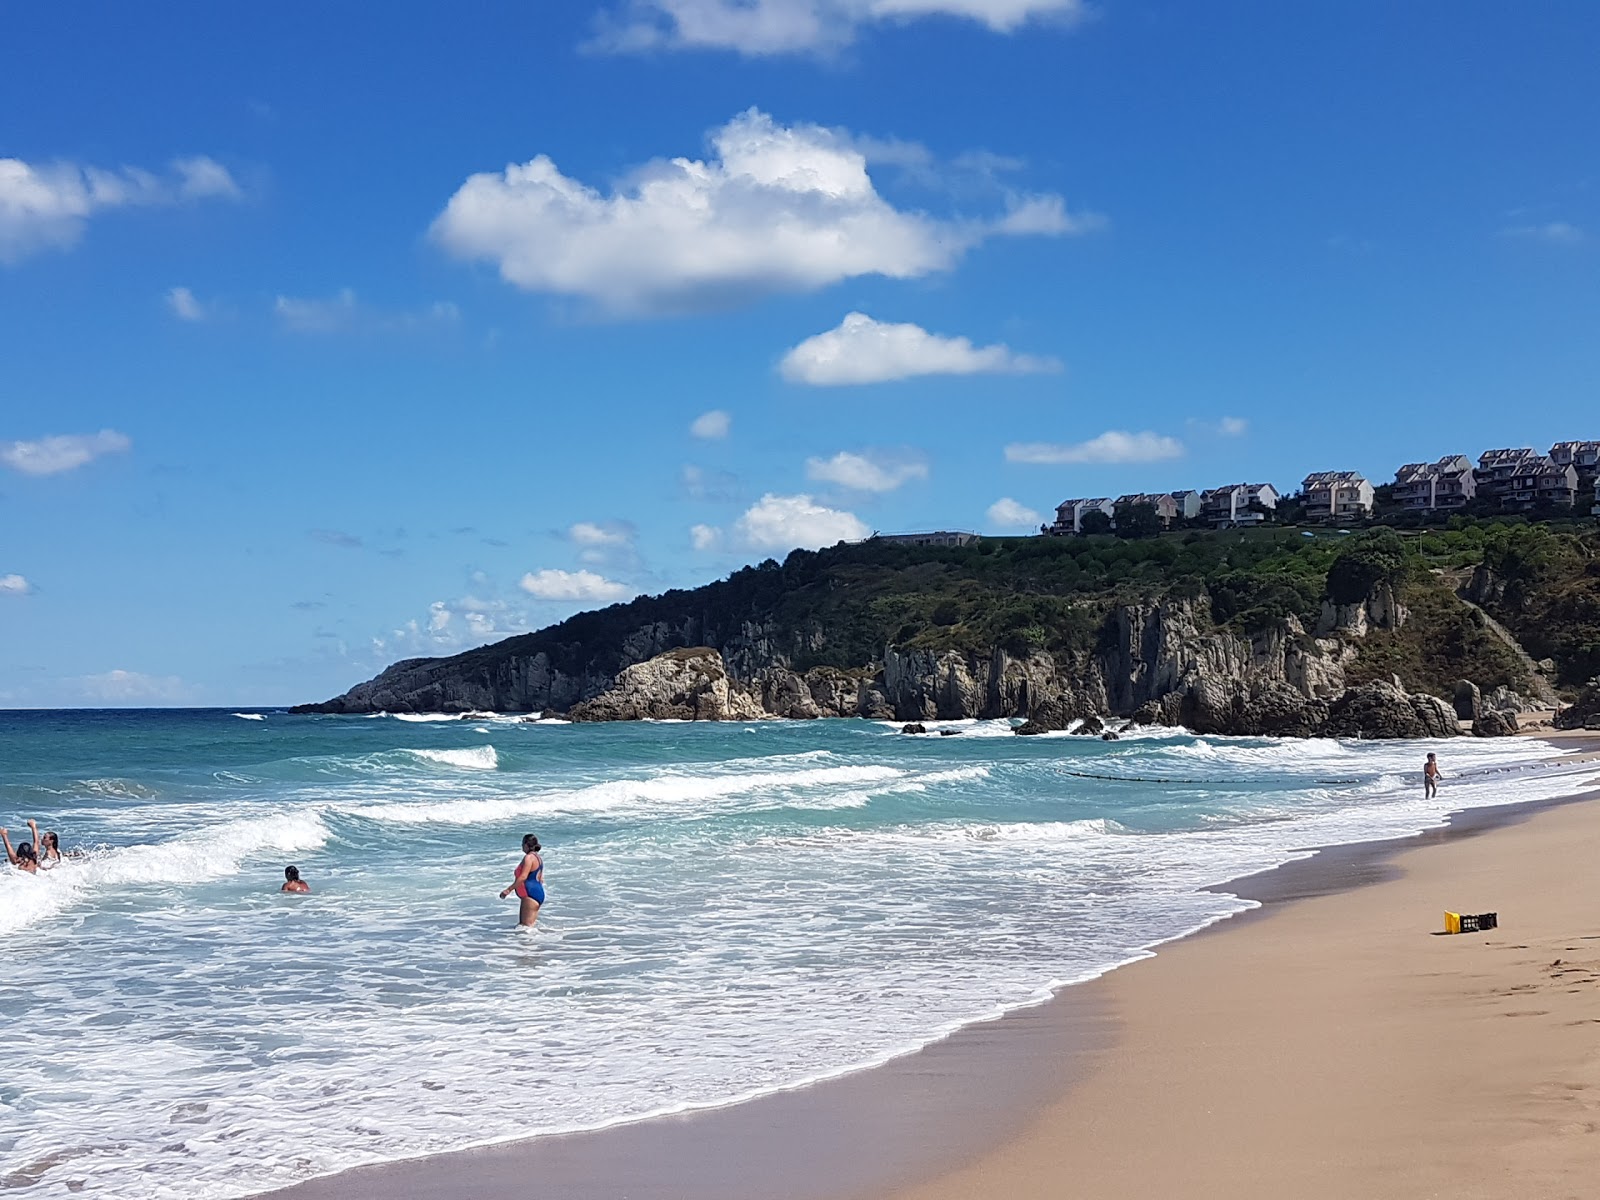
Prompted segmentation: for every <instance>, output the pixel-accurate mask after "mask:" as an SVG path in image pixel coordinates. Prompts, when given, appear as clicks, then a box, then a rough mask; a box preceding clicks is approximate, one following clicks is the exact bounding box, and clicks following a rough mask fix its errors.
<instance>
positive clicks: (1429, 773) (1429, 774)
mask: <svg viewBox="0 0 1600 1200" xmlns="http://www.w3.org/2000/svg"><path fill="white" fill-rule="evenodd" d="M1438 794H1439V759H1438V758H1437V757H1436V756H1435V755H1432V754H1430V755H1428V761H1427V762H1426V763H1424V764H1423V766H1422V795H1423V797H1424V799H1428V800H1432V799H1433V798H1434V797H1435V796H1437V795H1438Z"/></svg>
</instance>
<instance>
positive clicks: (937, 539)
mask: <svg viewBox="0 0 1600 1200" xmlns="http://www.w3.org/2000/svg"><path fill="white" fill-rule="evenodd" d="M867 540H868V541H872V542H887V543H889V544H890V545H891V546H966V545H970V544H971V543H973V542H975V541H977V540H978V535H977V534H975V533H969V532H967V531H966V530H965V529H935V530H932V531H931V532H928V533H875V534H873V535H872V536H871V537H870V538H868V539H867Z"/></svg>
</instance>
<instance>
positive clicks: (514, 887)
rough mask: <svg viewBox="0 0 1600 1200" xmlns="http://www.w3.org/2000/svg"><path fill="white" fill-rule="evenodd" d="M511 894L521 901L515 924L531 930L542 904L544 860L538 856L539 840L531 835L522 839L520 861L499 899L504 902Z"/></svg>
mask: <svg viewBox="0 0 1600 1200" xmlns="http://www.w3.org/2000/svg"><path fill="white" fill-rule="evenodd" d="M512 892H515V893H516V894H517V899H518V900H520V901H522V904H521V906H520V909H519V911H518V914H517V924H518V925H525V926H527V927H529V928H530V929H531V928H532V927H533V923H534V922H535V921H537V920H538V919H539V908H540V906H541V905H542V904H544V858H543V857H542V856H541V855H540V854H539V839H538V838H536V837H534V836H533V834H531V833H530V834H528V835H527V836H526V837H524V838H523V839H522V861H521V862H519V863H518V864H517V872H516V874H515V875H514V876H512V879H511V886H510V887H508V888H506V889H505V890H504V891H502V892H501V893H500V899H502V900H504V899H505V898H506V897H507V896H509V895H510V894H511V893H512Z"/></svg>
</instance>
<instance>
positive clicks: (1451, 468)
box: [1394, 454, 1478, 512]
mask: <svg viewBox="0 0 1600 1200" xmlns="http://www.w3.org/2000/svg"><path fill="white" fill-rule="evenodd" d="M1477 494H1478V487H1477V476H1476V475H1475V474H1474V472H1473V470H1472V460H1471V459H1469V458H1468V457H1467V456H1466V455H1465V454H1447V455H1445V456H1444V457H1443V458H1441V459H1440V460H1439V461H1438V462H1431V463H1407V464H1406V465H1405V466H1403V467H1401V468H1400V469H1399V470H1398V471H1396V472H1395V473H1394V499H1395V503H1396V504H1398V505H1399V506H1400V507H1401V508H1403V509H1406V510H1407V511H1409V512H1436V511H1439V510H1447V511H1448V510H1452V509H1459V508H1463V507H1465V506H1466V503H1467V501H1468V500H1471V499H1472V498H1473V497H1474V496H1476V495H1477Z"/></svg>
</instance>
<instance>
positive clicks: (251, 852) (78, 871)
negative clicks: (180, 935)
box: [0, 814, 328, 935]
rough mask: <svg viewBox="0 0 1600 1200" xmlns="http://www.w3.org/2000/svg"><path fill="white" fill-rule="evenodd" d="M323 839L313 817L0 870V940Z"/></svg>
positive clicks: (253, 822) (261, 821)
mask: <svg viewBox="0 0 1600 1200" xmlns="http://www.w3.org/2000/svg"><path fill="white" fill-rule="evenodd" d="M327 838H328V829H327V826H325V825H324V824H323V823H322V821H321V819H320V818H318V817H317V816H314V815H310V814H284V815H278V816H271V817H252V818H247V819H243V820H237V821H229V822H227V823H225V824H223V825H220V826H215V827H213V828H208V829H201V830H196V831H195V832H194V833H191V834H186V835H184V836H183V837H178V838H174V839H172V840H171V841H167V842H157V843H150V844H142V845H133V846H121V847H117V848H115V849H101V850H97V851H94V852H92V853H89V854H86V855H83V856H74V857H70V858H67V859H64V860H63V861H62V862H61V864H60V865H59V866H56V867H53V868H51V869H49V870H46V871H40V872H38V873H37V874H34V875H27V874H24V873H23V872H21V871H0V935H3V934H6V933H14V932H16V931H17V930H20V929H25V928H27V927H28V926H30V925H33V924H36V923H37V922H39V921H42V920H44V919H46V918H47V917H52V916H56V915H58V914H60V913H62V912H65V911H67V910H68V909H70V908H72V907H74V906H82V905H84V904H88V903H92V902H93V901H94V900H95V899H96V898H97V897H100V898H106V897H110V898H115V899H122V898H124V897H126V896H128V895H130V894H134V893H136V891H137V889H139V888H140V887H145V886H149V885H153V884H173V883H177V884H190V883H199V882H204V881H206V880H214V879H221V878H224V877H226V876H229V875H236V874H238V873H239V871H240V870H241V868H242V866H243V864H244V863H245V862H246V861H247V860H248V859H250V858H252V857H254V856H256V855H261V854H266V853H268V852H270V851H276V852H281V853H287V852H290V851H296V850H310V849H314V848H316V847H318V846H321V845H322V844H323V843H324V842H325V841H326V840H327Z"/></svg>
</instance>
